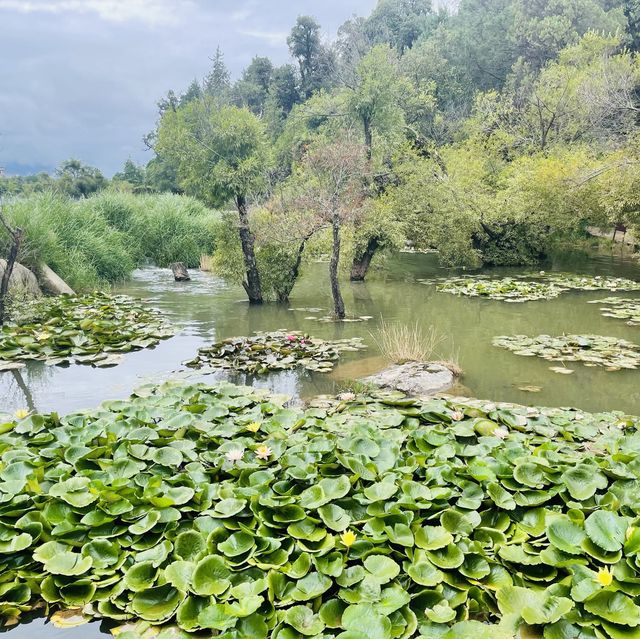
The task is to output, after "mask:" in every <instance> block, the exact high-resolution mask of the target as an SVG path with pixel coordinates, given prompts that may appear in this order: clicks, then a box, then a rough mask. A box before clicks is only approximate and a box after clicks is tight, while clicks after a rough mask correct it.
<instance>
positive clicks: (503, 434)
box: [493, 427, 509, 439]
mask: <svg viewBox="0 0 640 639" xmlns="http://www.w3.org/2000/svg"><path fill="white" fill-rule="evenodd" d="M493 434H494V436H495V437H499V438H500V439H506V438H507V437H508V436H509V431H508V430H507V429H506V428H502V427H500V428H496V429H495V430H494V431H493Z"/></svg>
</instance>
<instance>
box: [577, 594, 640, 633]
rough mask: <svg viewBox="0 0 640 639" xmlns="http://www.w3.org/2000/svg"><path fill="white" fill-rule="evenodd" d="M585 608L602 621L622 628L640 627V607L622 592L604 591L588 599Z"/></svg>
mask: <svg viewBox="0 0 640 639" xmlns="http://www.w3.org/2000/svg"><path fill="white" fill-rule="evenodd" d="M584 608H585V610H587V611H588V612H590V613H591V614H594V615H596V616H597V617H600V618H601V619H606V620H607V621H610V622H612V623H617V624H620V625H621V626H631V627H636V626H638V625H640V607H638V606H637V605H636V604H634V603H633V600H632V599H631V598H630V597H627V596H626V595H624V594H622V593H621V592H610V591H608V590H602V591H600V592H598V593H596V594H595V595H593V596H592V597H590V598H589V599H587V601H585V602H584Z"/></svg>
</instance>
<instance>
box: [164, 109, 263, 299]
mask: <svg viewBox="0 0 640 639" xmlns="http://www.w3.org/2000/svg"><path fill="white" fill-rule="evenodd" d="M156 149H157V151H158V153H159V154H160V155H161V156H166V157H168V158H169V159H171V160H173V161H174V162H175V163H176V166H177V168H178V177H179V180H180V183H181V185H182V186H183V188H184V189H185V191H186V192H187V193H190V194H194V195H196V196H197V197H199V198H201V199H202V200H204V201H205V202H206V203H208V204H210V205H212V206H223V205H225V204H226V203H228V202H230V201H233V203H234V204H235V206H236V209H237V212H238V234H239V237H240V243H241V245H242V253H243V258H244V264H245V279H244V281H243V286H244V289H245V291H246V293H247V297H248V298H249V301H250V302H251V303H252V304H260V303H262V300H263V297H262V290H261V285H260V274H259V271H258V265H257V261H256V256H255V250H254V236H253V233H252V232H251V228H250V224H249V205H248V202H249V198H250V197H251V196H252V195H253V194H255V193H257V192H258V191H259V190H260V188H261V187H262V185H263V183H264V175H265V172H266V165H267V162H268V153H267V140H266V135H265V130H264V124H263V123H262V122H261V121H260V120H259V119H258V118H257V117H256V116H255V115H253V114H252V113H251V112H250V111H249V110H248V109H240V108H237V107H231V106H223V107H220V106H219V105H218V104H217V102H216V100H215V99H212V98H205V99H203V100H198V101H195V102H191V103H189V104H188V105H186V106H185V107H183V108H181V109H178V110H177V111H175V112H167V113H166V114H165V115H164V116H163V118H162V120H161V121H160V126H159V129H158V141H157V145H156Z"/></svg>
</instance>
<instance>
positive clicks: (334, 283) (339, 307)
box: [329, 213, 345, 319]
mask: <svg viewBox="0 0 640 639" xmlns="http://www.w3.org/2000/svg"><path fill="white" fill-rule="evenodd" d="M331 226H332V228H333V247H332V251H331V262H330V263H329V279H330V280H331V295H333V307H334V311H335V315H336V317H337V318H338V319H344V317H345V312H344V300H343V299H342V293H340V282H339V281H338V266H339V264H340V217H339V215H338V214H337V213H334V214H333V219H332V221H331Z"/></svg>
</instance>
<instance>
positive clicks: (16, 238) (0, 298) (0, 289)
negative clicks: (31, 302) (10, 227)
mask: <svg viewBox="0 0 640 639" xmlns="http://www.w3.org/2000/svg"><path fill="white" fill-rule="evenodd" d="M11 235H12V238H13V244H12V245H11V249H10V250H9V255H8V257H7V263H6V265H5V267H4V273H3V275H2V281H1V282H0V326H2V325H3V324H4V314H5V302H6V299H7V292H8V291H9V280H10V279H11V274H12V273H13V267H14V265H15V263H16V260H17V259H18V251H19V250H20V242H21V241H22V229H15V230H14V231H13V232H12V234H11Z"/></svg>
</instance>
